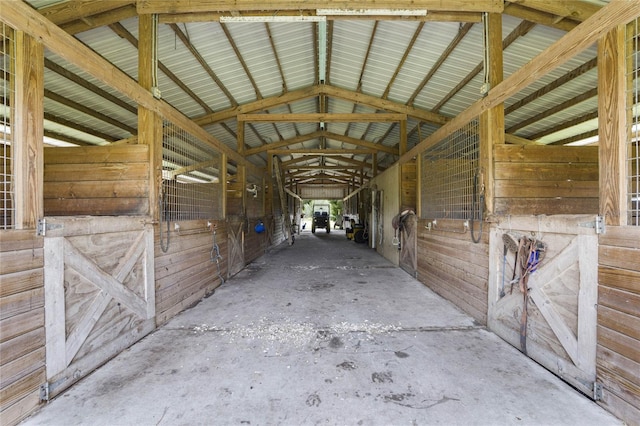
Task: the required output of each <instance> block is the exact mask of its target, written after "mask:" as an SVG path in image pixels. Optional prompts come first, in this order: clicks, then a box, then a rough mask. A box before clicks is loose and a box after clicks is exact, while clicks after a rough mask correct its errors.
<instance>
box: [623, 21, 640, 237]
mask: <svg viewBox="0 0 640 426" xmlns="http://www.w3.org/2000/svg"><path fill="white" fill-rule="evenodd" d="M639 34H640V19H636V20H635V21H633V22H631V23H630V24H629V25H628V26H627V32H626V37H625V39H626V50H627V51H626V59H627V60H626V63H627V65H626V73H627V83H628V84H627V135H628V138H627V144H628V146H627V188H628V190H627V203H628V207H627V211H628V218H627V224H628V225H632V226H640V149H639V148H640V117H639V115H640V114H639V111H638V93H639V89H640V82H639V81H638V77H639V76H640V75H639V74H640V70H639V68H638V67H640V54H639V53H638V49H640V45H639V44H640V41H639V40H638V36H639Z"/></svg>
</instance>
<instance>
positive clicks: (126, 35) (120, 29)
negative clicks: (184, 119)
mask: <svg viewBox="0 0 640 426" xmlns="http://www.w3.org/2000/svg"><path fill="white" fill-rule="evenodd" d="M109 28H111V30H112V31H113V32H115V33H116V34H117V35H119V36H120V37H122V38H123V39H125V40H127V41H128V42H129V43H131V45H133V46H134V47H135V48H136V49H137V48H138V40H137V39H136V38H135V37H134V35H133V34H131V33H130V32H129V31H127V29H126V28H125V27H124V26H123V25H122V24H120V23H115V24H113V25H109ZM158 69H159V70H160V71H162V72H163V73H164V74H165V75H166V76H167V77H169V79H170V80H171V81H173V82H174V83H175V84H176V86H178V87H179V88H181V89H182V91H183V92H185V93H186V94H187V95H189V96H190V97H191V99H193V100H194V101H195V102H196V103H198V105H200V106H201V107H202V109H203V110H204V111H205V113H208V114H210V113H212V112H213V110H212V109H211V108H210V107H209V105H207V104H206V102H204V101H203V100H202V99H200V97H199V96H198V95H196V94H195V93H194V92H193V91H192V90H191V89H190V88H189V87H188V86H187V85H186V84H184V83H183V82H182V80H180V79H179V78H178V76H177V75H175V74H174V73H173V72H171V70H170V69H169V68H168V67H167V66H166V65H164V64H163V63H162V62H161V61H158Z"/></svg>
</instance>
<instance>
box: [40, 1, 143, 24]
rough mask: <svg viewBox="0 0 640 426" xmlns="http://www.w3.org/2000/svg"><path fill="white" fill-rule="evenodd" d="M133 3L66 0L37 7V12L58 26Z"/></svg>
mask: <svg viewBox="0 0 640 426" xmlns="http://www.w3.org/2000/svg"><path fill="white" fill-rule="evenodd" d="M134 3H135V1H134V0H109V1H104V0H67V1H63V2H59V3H56V4H54V5H52V6H48V7H43V8H41V9H38V12H39V13H40V14H41V15H42V16H44V17H45V18H47V19H48V20H49V21H51V22H53V23H54V24H56V25H58V26H60V25H62V24H65V23H67V22H71V21H75V20H79V19H83V18H86V17H89V16H92V15H97V14H100V13H104V12H109V11H112V10H113V9H118V8H121V7H123V6H128V5H132V4H134Z"/></svg>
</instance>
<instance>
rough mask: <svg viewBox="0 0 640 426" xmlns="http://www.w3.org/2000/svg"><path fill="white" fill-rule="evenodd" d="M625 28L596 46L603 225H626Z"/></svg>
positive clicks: (619, 29)
mask: <svg viewBox="0 0 640 426" xmlns="http://www.w3.org/2000/svg"><path fill="white" fill-rule="evenodd" d="M624 33H625V31H624V26H622V25H621V26H618V27H616V28H614V29H613V30H611V31H610V32H609V33H608V34H606V35H605V36H604V37H602V38H601V39H600V41H599V43H598V93H599V95H600V96H598V127H599V129H600V132H599V144H598V145H599V148H598V155H599V168H600V214H601V215H602V216H604V219H605V224H607V225H613V226H623V225H626V224H627V222H626V221H627V203H626V193H627V190H626V185H627V180H626V177H627V173H626V170H627V169H626V165H625V160H626V148H625V145H626V129H625V125H626V108H625V106H626V102H625V87H626V85H625V69H626V67H625V65H626V64H625V51H624Z"/></svg>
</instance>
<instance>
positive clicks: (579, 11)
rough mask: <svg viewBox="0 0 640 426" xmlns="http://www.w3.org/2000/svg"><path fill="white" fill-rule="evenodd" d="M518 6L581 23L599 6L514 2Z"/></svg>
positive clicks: (549, 0)
mask: <svg viewBox="0 0 640 426" xmlns="http://www.w3.org/2000/svg"><path fill="white" fill-rule="evenodd" d="M515 2H516V3H518V4H519V5H520V6H524V7H528V8H530V9H534V10H539V11H541V12H545V13H549V14H551V15H555V16H559V17H562V18H570V19H573V20H574V21H577V22H583V21H585V20H587V19H589V18H590V17H591V16H593V14H594V13H596V12H597V11H599V10H600V6H598V5H595V4H591V3H588V2H586V1H555V0H516V1H515Z"/></svg>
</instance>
